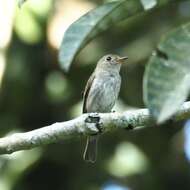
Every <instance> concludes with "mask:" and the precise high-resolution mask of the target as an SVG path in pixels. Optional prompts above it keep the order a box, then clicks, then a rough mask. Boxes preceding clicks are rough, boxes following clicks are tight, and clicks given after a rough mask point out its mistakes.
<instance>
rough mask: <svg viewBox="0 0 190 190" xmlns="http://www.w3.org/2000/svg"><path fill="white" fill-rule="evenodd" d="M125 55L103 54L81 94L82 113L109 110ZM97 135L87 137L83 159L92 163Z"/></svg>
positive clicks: (116, 95)
mask: <svg viewBox="0 0 190 190" xmlns="http://www.w3.org/2000/svg"><path fill="white" fill-rule="evenodd" d="M126 59H127V57H120V56H118V55H113V54H110V55H105V56H104V57H102V58H101V59H100V60H99V61H98V64H97V66H96V68H95V70H94V72H93V73H92V75H91V76H90V78H89V80H88V82H87V84H86V87H85V91H84V94H83V101H84V102H83V113H93V112H94V113H97V112H98V113H108V112H111V109H112V108H113V106H114V104H115V101H116V100H117V98H118V94H119V91H120V86H121V77H120V74H119V71H120V68H121V64H122V63H124V62H125V60H126ZM97 138H98V135H92V136H89V137H88V138H87V143H86V147H85V151H84V160H85V161H88V162H92V163H94V162H95V161H96V154H97V140H98V139H97Z"/></svg>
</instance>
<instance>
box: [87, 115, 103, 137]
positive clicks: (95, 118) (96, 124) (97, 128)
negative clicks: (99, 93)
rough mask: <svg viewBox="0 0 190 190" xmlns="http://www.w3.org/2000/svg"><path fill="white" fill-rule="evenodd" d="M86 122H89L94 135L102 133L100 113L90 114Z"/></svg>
mask: <svg viewBox="0 0 190 190" xmlns="http://www.w3.org/2000/svg"><path fill="white" fill-rule="evenodd" d="M85 123H86V124H87V128H88V129H89V134H90V135H92V136H93V135H97V134H100V133H102V127H101V126H102V123H101V122H100V116H99V114H98V113H90V114H88V116H87V118H86V119H85Z"/></svg>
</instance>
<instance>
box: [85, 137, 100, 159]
mask: <svg viewBox="0 0 190 190" xmlns="http://www.w3.org/2000/svg"><path fill="white" fill-rule="evenodd" d="M97 143H98V136H97V135H95V136H90V137H88V138H87V142H86V147H85V150H84V155H83V158H84V160H85V161H87V162H91V163H94V162H95V161H96V157H97Z"/></svg>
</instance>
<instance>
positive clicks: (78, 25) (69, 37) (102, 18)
mask: <svg viewBox="0 0 190 190" xmlns="http://www.w3.org/2000/svg"><path fill="white" fill-rule="evenodd" d="M174 1H175V0H165V1H162V0H157V1H156V0H121V1H116V2H111V3H106V4H104V5H102V6H100V7H98V8H96V9H94V10H92V11H90V12H88V13H87V14H85V15H84V16H82V17H81V18H79V19H78V20H77V21H76V22H74V23H73V24H72V25H71V26H70V27H69V28H68V30H67V31H66V33H65V35H64V38H63V41H62V43H61V47H60V51H59V62H60V63H61V67H62V68H63V69H64V70H68V69H69V67H70V65H71V62H72V61H73V59H74V57H75V56H76V54H77V53H78V52H79V51H80V50H81V48H83V47H84V46H85V45H86V44H87V43H88V42H89V41H90V40H91V39H93V38H94V37H95V36H96V35H98V34H99V33H101V32H102V31H105V30H106V29H108V28H109V27H113V24H116V23H118V22H119V21H121V20H124V19H126V18H129V17H131V16H134V15H137V14H138V13H140V12H143V11H145V10H148V9H150V8H153V7H159V6H160V5H163V4H166V3H168V2H174ZM176 1H177V0H176ZM178 1H179V0H178Z"/></svg>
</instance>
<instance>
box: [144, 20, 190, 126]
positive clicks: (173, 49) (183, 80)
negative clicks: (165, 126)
mask: <svg viewBox="0 0 190 190" xmlns="http://www.w3.org/2000/svg"><path fill="white" fill-rule="evenodd" d="M189 90H190V23H189V24H187V25H183V26H181V27H180V28H178V29H176V30H174V31H172V32H170V33H169V34H167V35H166V36H165V38H164V39H163V40H162V41H161V42H160V44H159V45H158V48H157V50H156V51H155V52H154V53H153V55H152V57H151V58H150V60H149V63H148V65H147V67H146V71H145V75H144V101H145V103H146V105H147V107H148V108H149V110H150V112H151V114H152V115H153V116H154V117H155V118H156V119H157V122H158V123H160V122H163V121H165V120H166V119H168V118H170V117H171V116H172V114H174V113H175V112H176V111H177V109H178V108H179V106H180V105H181V104H182V103H183V102H184V101H185V100H186V98H187V96H188V94H189Z"/></svg>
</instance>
